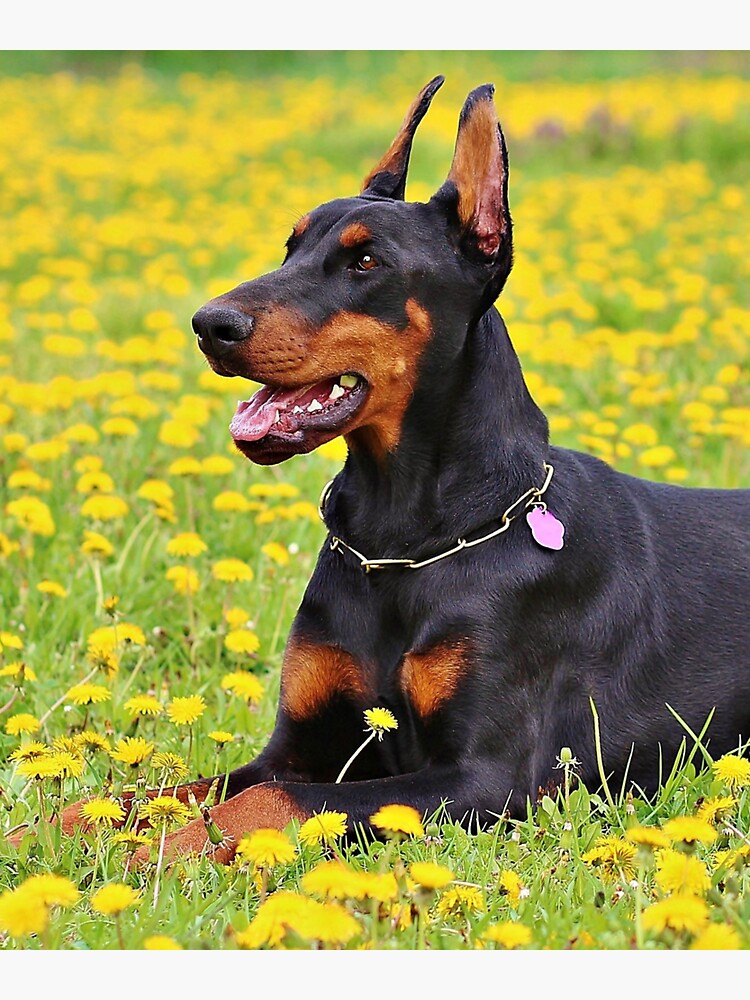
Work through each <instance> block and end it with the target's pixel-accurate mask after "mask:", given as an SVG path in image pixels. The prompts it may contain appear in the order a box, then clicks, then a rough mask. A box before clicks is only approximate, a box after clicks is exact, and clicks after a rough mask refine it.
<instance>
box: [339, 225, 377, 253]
mask: <svg viewBox="0 0 750 1000" xmlns="http://www.w3.org/2000/svg"><path fill="white" fill-rule="evenodd" d="M371 239H372V233H371V232H370V230H369V229H368V228H367V226H366V225H365V224H364V222H352V223H350V224H349V225H348V226H347V227H346V229H344V231H343V232H342V234H341V236H339V243H340V244H341V246H342V247H355V246H357V244H358V243H366V242H367V241H368V240H371Z"/></svg>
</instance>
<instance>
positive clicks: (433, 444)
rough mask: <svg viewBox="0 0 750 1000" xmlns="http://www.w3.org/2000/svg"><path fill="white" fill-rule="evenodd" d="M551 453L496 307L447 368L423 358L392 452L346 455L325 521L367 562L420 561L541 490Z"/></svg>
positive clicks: (353, 451) (544, 427)
mask: <svg viewBox="0 0 750 1000" xmlns="http://www.w3.org/2000/svg"><path fill="white" fill-rule="evenodd" d="M547 450H548V436H547V421H546V418H545V417H544V414H543V413H542V412H541V410H539V408H538V407H537V406H536V404H535V403H534V401H533V400H532V398H531V396H530V395H529V392H528V389H527V388H526V384H525V382H524V380H523V376H522V374H521V367H520V364H519V362H518V358H517V357H516V354H515V351H514V350H513V347H512V345H511V343H510V339H509V337H508V333H507V330H506V329H505V324H504V323H503V321H502V319H501V318H500V315H499V314H498V312H497V310H496V309H495V308H494V307H492V308H491V309H490V310H488V311H487V312H486V313H484V315H483V316H482V317H481V318H480V319H479V321H478V322H477V323H476V325H475V326H473V327H472V328H471V329H470V330H469V332H468V335H467V338H466V342H465V345H464V348H463V351H462V352H461V354H460V355H459V356H458V357H457V358H455V360H453V361H451V363H450V364H446V363H445V361H444V360H442V361H441V359H440V358H438V357H437V356H435V355H434V353H433V355H432V356H430V354H427V355H426V356H425V358H424V363H423V366H422V370H421V372H420V378H419V383H418V385H417V387H416V390H415V393H414V397H413V399H412V401H411V403H410V406H409V408H408V410H407V413H406V417H405V420H404V424H403V429H402V434H401V439H400V442H399V445H398V447H397V448H396V449H395V451H394V452H392V453H391V454H390V455H389V456H388V457H387V459H386V460H385V461H381V460H377V459H375V458H374V457H373V456H371V455H370V454H368V453H367V452H364V451H362V450H360V449H357V448H352V449H351V450H350V453H349V456H348V458H347V461H346V464H345V466H344V469H343V471H342V473H341V474H340V475H339V476H338V477H337V479H336V482H335V484H334V488H333V490H332V491H331V495H330V500H329V502H328V504H327V505H326V523H327V525H328V527H329V528H330V529H331V531H332V532H333V533H335V534H337V535H339V536H340V537H342V538H343V539H344V540H345V541H347V542H348V543H349V544H351V545H354V546H356V547H357V548H358V549H360V550H361V551H362V552H363V553H364V554H365V555H367V556H368V557H372V558H376V557H385V556H392V557H401V556H404V557H413V556H414V555H416V554H419V555H420V556H423V555H424V554H425V553H426V552H429V551H433V550H434V549H435V548H437V547H439V546H440V545H441V544H442V543H444V542H446V543H447V542H451V541H455V539H456V538H458V537H461V536H463V535H465V534H467V533H472V532H476V531H477V530H478V529H480V528H481V527H483V526H485V525H487V524H488V523H489V522H490V521H492V520H493V519H495V518H498V517H499V516H500V515H501V514H502V513H503V511H504V510H505V509H506V508H507V507H508V506H509V505H510V504H511V503H512V502H513V501H514V500H515V499H516V498H517V497H518V496H520V495H521V494H522V493H524V492H525V491H526V490H528V489H529V488H530V487H532V486H537V485H540V484H541V482H542V480H543V478H544V469H543V464H544V461H545V460H546V458H547Z"/></svg>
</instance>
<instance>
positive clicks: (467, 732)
mask: <svg viewBox="0 0 750 1000" xmlns="http://www.w3.org/2000/svg"><path fill="white" fill-rule="evenodd" d="M442 82H443V81H442V78H441V77H438V78H436V79H435V80H433V81H432V82H431V83H430V84H428V86H427V87H425V89H424V90H423V91H422V93H421V94H419V96H418V97H417V99H416V100H415V102H414V104H413V105H412V107H411V108H410V110H409V112H408V114H407V117H406V119H405V121H404V124H403V126H402V128H401V130H400V131H399V133H398V135H397V136H396V139H395V140H394V142H393V144H392V145H391V147H390V149H389V150H388V152H387V153H386V154H385V156H384V157H383V159H382V160H381V161H380V163H379V164H378V165H377V166H376V167H375V168H374V170H373V171H372V172H371V173H370V175H369V176H368V177H367V179H366V180H365V182H364V185H363V187H362V192H361V194H359V195H358V196H356V197H349V198H342V199H340V200H336V201H333V202H330V203H328V204H324V205H322V206H320V207H319V208H316V209H315V210H314V211H312V212H310V213H309V214H308V215H306V216H305V217H304V218H303V219H302V220H301V221H300V222H299V223H298V224H297V226H296V227H295V229H294V231H293V233H292V235H291V236H290V238H289V240H288V243H287V253H286V258H285V260H284V262H283V264H282V266H281V267H280V268H279V269H278V270H276V271H274V272H273V273H271V274H267V275H264V276H263V277H260V278H258V279H257V280H254V281H250V282H247V283H245V284H242V285H240V286H239V287H238V288H235V289H234V290H233V291H231V292H228V293H227V294H225V295H222V296H220V297H219V298H216V299H213V300H212V301H211V302H209V303H208V304H207V305H205V306H203V308H202V309H200V310H199V312H198V313H197V314H196V315H195V317H194V320H193V325H194V328H195V332H196V334H197V336H198V344H199V346H200V349H201V350H202V351H203V352H204V354H205V355H206V357H207V358H208V360H209V363H210V364H211V366H212V368H213V369H214V370H215V371H216V372H218V373H219V374H221V375H226V376H232V375H242V376H244V377H246V378H249V379H253V380H255V381H258V382H261V383H263V387H262V388H261V389H260V390H259V392H258V393H257V394H256V395H255V396H254V397H253V398H252V399H251V400H250V401H249V402H246V403H241V404H240V405H239V407H238V409H237V413H236V414H235V417H234V420H233V422H232V425H231V433H232V435H233V437H234V439H235V442H236V444H237V446H238V448H239V449H240V450H241V451H242V452H243V453H244V454H245V455H246V456H247V457H248V458H249V459H250V460H251V461H253V462H257V463H261V464H270V463H276V462H282V461H284V460H285V459H287V458H289V457H290V456H292V455H297V454H300V453H302V452H309V451H311V450H312V449H314V448H316V447H318V445H320V444H322V443H323V442H325V441H328V440H330V439H331V438H333V437H334V436H336V435H339V434H343V435H344V436H345V438H346V441H347V443H348V447H349V454H348V458H347V460H346V464H345V466H344V468H343V470H342V471H341V472H340V473H339V475H338V476H337V477H336V479H335V480H334V481H333V483H332V485H331V487H330V489H329V490H328V491H327V495H326V498H325V503H324V518H325V523H326V525H327V527H328V531H329V536H328V538H327V540H326V542H325V544H324V546H323V549H322V551H321V553H320V557H319V560H318V563H317V566H316V568H315V571H314V573H313V576H312V579H311V580H310V582H309V584H308V587H307V590H306V591H305V594H304V597H303V600H302V604H301V607H300V609H299V612H298V614H297V616H296V619H295V621H294V625H293V628H292V632H291V636H290V638H289V642H288V645H287V648H286V653H285V656H284V663H283V672H282V680H281V700H280V705H279V710H278V717H277V721H276V727H275V730H274V732H273V735H272V736H271V739H270V742H269V744H268V746H267V747H266V749H265V750H264V751H263V753H261V755H260V756H259V757H258V758H257V759H256V760H254V761H253V762H251V763H249V764H247V765H246V766H244V767H241V768H239V769H238V770H236V771H234V772H232V773H231V775H230V777H229V785H228V798H227V800H226V801H225V802H224V803H222V804H220V805H218V806H216V807H215V808H214V809H213V816H214V818H215V820H216V822H217V824H218V825H219V826H220V827H221V828H222V829H223V830H224V831H225V832H226V833H227V834H228V835H229V836H230V837H232V838H234V840H235V842H236V839H237V838H238V837H239V836H240V835H241V834H243V833H244V832H246V831H248V830H251V829H253V828H256V827H260V826H269V825H271V826H282V827H283V826H284V825H285V824H286V823H287V822H288V821H289V820H290V819H292V818H293V817H299V818H304V817H307V816H309V815H310V814H311V813H313V812H314V811H319V810H322V809H325V808H327V809H335V810H340V811H343V812H346V813H347V815H348V817H349V822H350V823H351V824H364V825H367V822H368V817H370V815H371V814H372V813H374V812H375V811H376V810H377V809H378V807H380V806H382V805H384V804H387V803H404V804H408V805H412V806H414V807H416V808H417V809H418V810H419V811H420V812H423V813H430V812H432V811H434V810H437V809H439V808H440V807H441V805H444V806H445V808H446V810H447V812H448V813H449V814H450V815H451V816H453V817H455V818H456V819H458V820H462V821H463V820H467V821H472V822H478V823H482V822H488V821H490V822H491V821H492V820H493V819H494V818H495V817H497V816H498V815H501V814H503V812H504V811H505V810H506V809H507V810H509V811H510V812H511V813H518V812H519V811H522V810H524V809H525V804H526V800H527V797H531V799H532V801H533V800H535V798H536V795H537V790H538V789H539V787H540V786H545V785H546V784H547V783H548V782H549V781H550V780H551V779H553V778H554V776H555V774H556V773H557V772H555V770H554V767H555V763H556V757H557V755H558V754H559V752H560V748H561V747H563V746H569V747H572V748H573V750H574V752H575V754H576V755H577V756H578V758H580V761H581V767H580V770H581V775H582V778H583V780H584V782H585V783H587V784H588V785H589V786H590V787H595V786H598V784H599V772H598V769H597V763H596V756H595V748H594V739H593V723H592V711H591V702H590V699H593V702H594V704H595V705H596V708H597V709H598V715H599V718H600V720H601V747H602V752H603V759H604V766H605V768H606V771H607V773H608V774H610V775H613V776H614V780H615V781H616V782H618V787H619V782H621V781H622V780H623V777H624V776H625V775H626V774H627V780H628V781H629V782H633V783H634V784H635V785H636V786H638V787H640V788H643V789H646V790H649V789H653V788H654V787H655V785H656V784H657V782H658V780H659V776H660V769H661V766H662V762H664V764H665V765H666V766H669V765H670V764H671V762H672V760H673V759H674V755H675V753H676V751H677V749H678V747H679V744H680V741H681V739H682V738H683V737H684V736H685V731H684V729H683V728H682V727H681V725H680V724H679V723H678V722H677V721H676V720H675V718H674V716H673V715H672V714H671V713H670V711H669V709H668V707H667V705H669V706H672V708H673V709H674V710H675V711H676V712H677V713H678V714H679V715H680V717H681V718H682V719H683V720H684V722H685V723H687V725H689V726H690V727H692V728H693V729H695V730H696V731H697V730H700V728H701V727H702V726H703V724H704V722H705V721H706V718H707V716H708V715H709V713H710V712H711V711H712V710H715V713H714V717H713V720H712V722H711V725H710V728H709V732H708V739H709V745H710V748H711V750H712V752H714V753H719V752H723V751H727V750H730V749H733V748H736V747H737V746H738V741H740V740H741V738H743V737H748V736H750V613H749V612H750V491H749V490H734V491H731V490H727V491H719V490H703V489H684V488H679V487H675V486H666V485H661V484H657V483H652V482H646V481H644V480H641V479H637V478H633V477H630V476H627V475H623V474H621V473H619V472H616V471H614V470H613V469H612V468H610V467H609V466H607V465H606V464H604V463H602V462H601V461H598V460H597V459H595V458H592V457H591V456H589V455H585V454H579V453H577V452H573V451H567V450H564V449H560V448H555V447H552V446H551V445H550V444H549V441H548V433H547V421H546V419H545V417H544V416H543V414H542V413H541V412H540V410H539V409H538V408H537V406H536V405H535V403H534V401H533V400H532V398H531V396H530V395H529V392H528V391H527V389H526V386H525V384H524V380H523V376H522V374H521V368H520V366H519V363H518V359H517V358H516V355H515V353H514V351H513V348H512V346H511V343H510V340H509V339H508V334H507V332H506V329H505V326H504V324H503V321H502V319H501V318H500V315H499V314H498V312H497V311H496V309H495V307H494V302H495V299H496V298H497V296H498V294H499V293H500V292H501V290H502V288H503V285H504V283H505V281H506V278H507V277H508V274H509V272H510V269H511V261H512V239H511V218H510V213H509V209H508V199H507V190H508V164H507V155H506V150H505V144H504V139H503V135H502V131H501V129H500V127H499V125H498V121H497V117H496V114H495V110H494V105H493V88H492V86H489V85H488V86H483V87H479V88H478V89H477V90H475V91H473V92H472V93H471V94H470V95H469V97H468V99H467V101H466V104H465V106H464V108H463V110H462V112H461V116H460V121H459V127H458V138H457V142H456V149H455V155H454V159H453V164H452V166H451V169H450V173H449V174H448V178H447V180H446V181H445V183H444V184H443V185H442V187H441V188H440V189H439V190H438V192H437V193H436V194H435V196H434V197H433V198H431V199H430V200H429V201H428V202H426V203H424V204H422V203H407V202H406V201H405V200H404V192H405V182H406V172H407V166H408V162H409V155H410V151H411V145H412V139H413V137H414V133H415V130H416V127H417V125H418V123H419V122H420V120H421V119H422V117H423V115H424V114H425V112H426V111H427V108H428V106H429V104H430V101H431V99H432V97H433V96H434V94H435V92H436V91H437V90H438V88H439V87H440V85H441V83H442ZM373 706H383V707H386V708H388V709H390V710H391V711H392V713H393V714H394V715H395V716H396V718H397V720H398V729H397V730H395V731H393V732H392V733H390V734H389V735H388V737H387V738H386V739H384V740H383V741H382V742H380V741H377V740H374V741H372V742H371V743H370V744H369V745H368V747H367V748H366V750H365V751H364V752H363V753H362V754H361V755H360V756H359V757H357V759H356V762H355V763H354V765H353V766H352V768H351V770H350V771H349V772H348V773H347V775H346V779H345V780H344V781H343V782H342V783H336V781H335V779H336V776H337V774H338V772H339V771H340V769H341V767H342V764H343V762H344V761H345V760H346V758H347V757H348V756H349V755H350V753H351V752H352V750H353V749H354V748H356V747H357V746H358V745H359V743H360V742H361V741H362V738H363V710H364V709H368V708H371V707H373ZM192 787H193V789H194V790H195V792H196V794H198V795H199V797H200V796H201V795H203V794H205V789H206V787H207V783H205V782H198V783H196V784H195V785H194V786H192ZM205 845H206V835H205V829H204V826H203V824H202V823H201V822H200V821H196V822H194V823H192V824H190V826H188V827H186V828H185V829H184V830H181V831H178V832H177V833H176V834H174V835H173V837H172V839H171V842H170V847H171V848H172V849H173V850H175V849H176V850H178V851H187V850H200V849H202V848H203V847H204V846H205ZM230 854H231V847H230V848H229V849H226V848H222V851H221V853H220V856H221V857H222V858H226V857H227V856H229V855H230Z"/></svg>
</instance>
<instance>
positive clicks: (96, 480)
mask: <svg viewBox="0 0 750 1000" xmlns="http://www.w3.org/2000/svg"><path fill="white" fill-rule="evenodd" d="M76 492H77V493H85V494H89V493H114V492H115V481H114V479H113V478H112V477H111V476H110V475H108V474H107V473H106V472H103V471H102V470H101V469H92V470H91V471H90V472H84V473H83V475H82V476H79V478H78V482H77V483H76Z"/></svg>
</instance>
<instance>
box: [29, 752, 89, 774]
mask: <svg viewBox="0 0 750 1000" xmlns="http://www.w3.org/2000/svg"><path fill="white" fill-rule="evenodd" d="M83 768H84V761H83V758H81V757H78V756H76V755H74V754H72V753H67V752H66V751H62V750H51V751H49V752H47V753H45V754H42V755H39V756H34V757H32V758H28V759H26V760H25V761H24V762H23V763H21V764H19V766H18V771H19V774H22V775H24V776H25V777H27V778H35V779H36V780H38V781H44V780H45V779H46V778H80V776H81V775H82V774H83Z"/></svg>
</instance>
